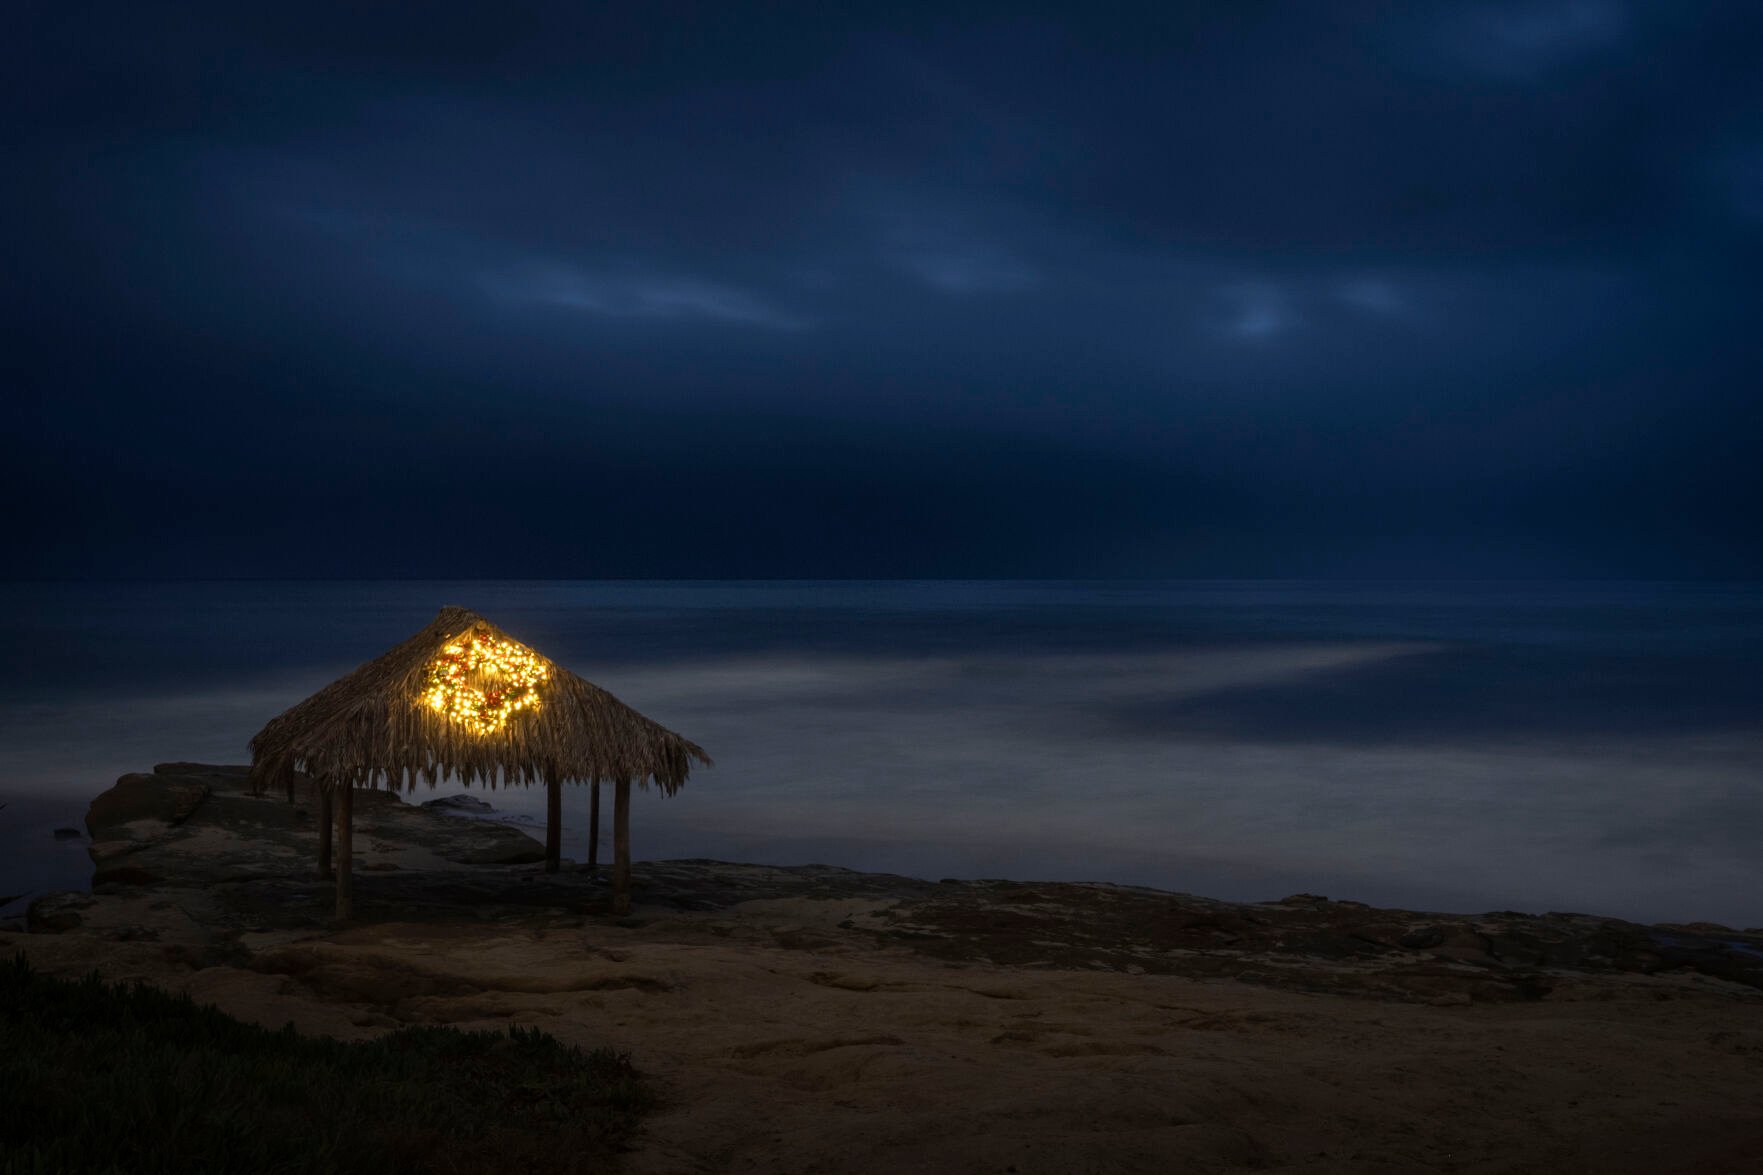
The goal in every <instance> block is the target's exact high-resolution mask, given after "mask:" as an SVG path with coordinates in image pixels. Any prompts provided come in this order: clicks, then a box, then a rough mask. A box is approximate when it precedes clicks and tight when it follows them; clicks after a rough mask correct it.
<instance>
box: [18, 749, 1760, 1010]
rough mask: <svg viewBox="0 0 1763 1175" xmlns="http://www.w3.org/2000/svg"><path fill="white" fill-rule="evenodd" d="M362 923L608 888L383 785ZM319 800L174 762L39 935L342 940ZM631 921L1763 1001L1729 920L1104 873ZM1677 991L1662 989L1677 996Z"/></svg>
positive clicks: (1441, 988)
mask: <svg viewBox="0 0 1763 1175" xmlns="http://www.w3.org/2000/svg"><path fill="white" fill-rule="evenodd" d="M355 804H356V837H355V843H356V849H357V861H356V870H357V872H356V895H355V901H356V910H357V916H356V919H355V922H356V924H371V923H393V922H399V923H410V922H415V923H442V922H465V923H484V922H504V923H518V924H530V925H534V926H546V925H557V924H561V923H570V922H575V923H579V922H580V920H581V919H583V918H588V919H603V918H606V917H608V911H609V908H610V892H609V885H608V883H607V880H606V879H605V878H604V877H601V876H595V875H592V874H590V873H588V872H586V871H584V870H581V869H579V868H576V867H574V866H573V864H570V865H569V866H568V867H566V868H565V869H564V870H563V871H561V872H559V873H554V874H547V873H545V872H543V870H542V868H541V867H540V865H539V864H538V863H539V862H541V861H542V859H543V850H542V847H541V846H540V845H539V843H538V842H537V841H535V840H534V839H532V837H530V836H528V835H526V834H525V833H523V832H521V831H519V830H517V829H514V828H511V827H508V826H506V825H500V824H495V823H491V822H488V821H484V820H466V819H459V818H457V817H456V816H450V815H447V814H446V807H447V806H448V805H443V806H441V807H434V806H430V805H412V804H406V803H404V802H403V801H402V800H401V799H400V798H399V797H398V796H397V795H395V794H392V793H387V792H380V791H372V792H369V791H363V792H360V793H358V794H357V798H356V801H355ZM316 812H317V804H316V802H315V800H314V799H313V797H312V796H311V795H310V793H309V792H308V791H306V790H304V789H303V790H302V791H301V792H300V793H299V794H298V795H297V797H296V802H292V803H290V802H289V801H288V800H287V798H286V796H285V795H277V796H266V795H255V794H252V792H251V789H250V787H249V783H248V780H247V777H246V770H245V768H243V767H217V766H209V765H203V764H191V763H168V764H161V765H160V766H158V767H156V768H155V769H154V770H153V772H151V773H142V774H133V775H126V776H124V777H122V779H120V780H119V781H118V782H117V784H116V786H115V787H113V788H112V789H110V791H108V792H106V793H104V795H102V796H100V797H99V798H98V799H97V800H95V801H94V802H93V804H92V808H91V811H90V813H89V814H88V816H87V827H88V829H89V831H90V833H91V836H92V844H91V846H90V852H91V855H92V858H93V861H94V866H95V868H94V874H93V892H92V893H90V894H63V895H55V896H52V897H50V898H46V899H44V900H42V901H39V902H38V903H36V905H35V906H34V907H33V908H32V911H31V915H30V927H31V929H33V930H35V931H39V932H50V933H55V932H66V931H68V930H73V929H76V928H78V929H84V930H86V931H88V932H91V933H97V934H102V935H104V936H106V937H110V938H114V939H117V940H120V941H148V942H163V943H164V944H165V947H166V949H167V950H168V951H172V952H179V953H181V954H182V955H185V956H188V958H189V960H190V962H191V965H201V964H203V963H205V962H219V961H229V962H235V963H236V962H240V961H242V960H243V959H245V958H247V957H248V956H249V955H250V954H251V952H252V951H253V950H256V949H261V948H264V947H268V946H273V945H276V944H281V943H286V942H288V941H292V940H295V939H298V938H300V937H302V936H307V935H312V934H316V933H321V932H325V931H328V930H330V929H332V926H331V922H330V918H329V914H330V908H331V902H332V888H331V882H330V880H329V879H328V878H324V877H320V876H318V874H317V870H316V867H315V858H316V844H317V823H316ZM633 881H634V892H635V899H636V907H635V913H634V916H633V917H632V918H631V919H627V920H626V924H631V925H640V924H643V923H644V922H653V921H655V920H657V919H674V920H675V921H676V923H677V925H674V926H673V927H672V929H673V930H675V931H677V934H678V935H679V936H680V937H681V938H682V939H691V938H700V939H705V940H707V941H708V940H710V939H716V938H722V939H727V938H730V937H740V936H743V935H748V934H762V935H763V936H765V937H766V939H767V941H768V942H770V943H772V944H773V945H777V946H782V947H785V948H788V949H801V950H818V949H825V948H828V947H830V946H841V947H849V946H861V945H862V944H865V943H867V944H869V946H870V948H871V949H903V950H906V951H909V952H911V953H914V954H917V955H922V956H928V957H931V958H936V959H942V960H945V961H948V962H950V963H957V964H958V963H966V962H974V963H986V964H995V965H1003V966H1009V967H1015V968H1034V969H1052V970H1090V971H1095V970H1102V971H1124V972H1129V973H1147V974H1163V975H1181V976H1190V977H1197V978H1219V979H1236V980H1242V981H1246V982H1251V983H1256V984H1264V985H1269V986H1274V987H1280V988H1285V989H1288V990H1300V991H1313V992H1318V991H1329V992H1339V993H1343V994H1351V995H1359V996H1368V997H1373V998H1381V999H1394V1000H1402V1001H1418V1002H1429V1003H1439V1004H1450V1003H1470V1002H1475V1003H1483V1002H1511V1001H1530V1000H1542V999H1546V998H1549V997H1550V996H1551V995H1552V994H1554V993H1556V992H1557V991H1558V990H1559V989H1561V988H1562V987H1563V986H1570V985H1573V984H1575V983H1578V982H1583V981H1585V980H1587V979H1589V978H1591V977H1599V978H1601V979H1612V978H1624V977H1626V978H1630V979H1633V980H1635V981H1637V982H1644V981H1646V980H1649V979H1652V978H1655V977H1664V976H1674V977H1677V978H1680V979H1681V978H1683V977H1695V978H1696V980H1697V982H1700V983H1703V984H1707V985H1713V986H1715V987H1725V988H1729V989H1730V990H1731V992H1732V994H1733V995H1734V996H1735V997H1740V998H1763V996H1759V995H1758V993H1759V992H1763V934H1760V933H1757V932H1754V931H1737V930H1731V929H1728V928H1726V927H1720V926H1715V925H1712V924H1706V923H1698V924H1689V925H1676V926H1642V925H1638V924H1635V923H1630V922H1624V921H1620V920H1617V919H1610V918H1599V917H1595V916H1591V915H1585V914H1566V913H1551V914H1542V915H1531V914H1524V913H1517V912H1513V911H1501V912H1496V913H1489V914H1479V915H1451V914H1436V913H1423V912H1416V911H1410V910H1385V909H1374V908H1372V907H1369V906H1366V905H1364V904H1362V903H1358V902H1350V901H1330V900H1329V899H1327V898H1324V897H1319V896H1316V895H1313V894H1298V895H1294V896H1292V897H1289V898H1285V899H1282V900H1279V901H1273V902H1263V903H1233V902H1223V901H1216V900H1213V899H1209V898H1203V897H1197V896H1194V895H1191V894H1179V893H1168V892H1164V891H1160V890H1153V889H1143V888H1136V887H1130V886H1115V885H1105V884H1068V883H1035V884H1027V883H1020V882H1010V881H943V882H937V883H932V882H929V881H923V880H918V879H915V878H908V877H898V876H893V875H888V874H865V873H856V872H852V871H850V870H847V869H840V868H837V867H834V866H828V865H805V866H792V867H773V866H763V865H741V864H732V863H728V862H718V861H705V860H686V861H656V862H644V863H639V864H638V865H637V866H636V867H635V870H634V878H633ZM789 899H810V900H814V901H851V902H857V903H858V904H859V905H862V906H863V908H862V909H854V910H853V912H852V913H851V914H850V916H848V917H845V918H843V919H842V920H841V921H838V922H837V923H836V924H832V923H824V924H823V923H817V924H816V925H815V926H814V927H813V928H811V929H805V928H800V927H798V928H791V927H788V926H785V927H783V928H782V929H780V928H778V927H777V926H775V925H769V924H768V925H767V926H766V927H765V928H764V929H763V930H755V929H754V927H753V926H751V925H749V924H747V923H744V922H742V921H741V920H740V919H739V918H728V917H723V916H721V915H727V914H738V912H739V909H740V908H741V907H743V906H746V905H748V904H750V903H760V904H763V903H765V902H776V901H780V900H789ZM1664 990H1665V988H1661V991H1664Z"/></svg>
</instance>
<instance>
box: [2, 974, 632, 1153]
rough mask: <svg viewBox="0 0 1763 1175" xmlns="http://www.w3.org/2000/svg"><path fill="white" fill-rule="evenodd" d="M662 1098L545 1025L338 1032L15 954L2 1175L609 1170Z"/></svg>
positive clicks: (6, 984) (610, 1060) (7, 1004)
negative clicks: (254, 1018) (228, 1010)
mask: <svg viewBox="0 0 1763 1175" xmlns="http://www.w3.org/2000/svg"><path fill="white" fill-rule="evenodd" d="M652 1100H653V1099H652V1095H651V1094H650V1093H649V1092H648V1090H647V1089H646V1088H645V1086H644V1085H643V1083H642V1081H641V1080H640V1079H639V1077H638V1075H637V1074H636V1072H635V1071H634V1070H633V1069H632V1068H631V1066H630V1063H629V1061H628V1059H627V1058H626V1057H625V1056H623V1055H622V1054H619V1053H615V1052H613V1051H611V1050H609V1049H596V1050H592V1051H583V1050H581V1049H578V1048H575V1047H572V1046H569V1045H565V1044H563V1043H561V1042H559V1041H558V1040H557V1039H556V1038H555V1037H552V1036H549V1035H547V1034H546V1033H543V1032H541V1031H539V1030H538V1029H521V1028H511V1029H509V1030H508V1032H507V1033H495V1032H460V1031H458V1030H456V1029H452V1028H426V1027H423V1028H404V1029H400V1030H398V1031H395V1032H391V1033H388V1034H387V1035H385V1036H381V1037H379V1038H378V1039H375V1040H370V1041H339V1040H331V1039H329V1038H326V1037H316V1036H305V1035H302V1034H300V1033H298V1032H296V1031H295V1030H294V1027H293V1025H291V1024H290V1025H288V1026H287V1027H286V1028H283V1029H281V1030H280V1031H275V1030H272V1029H267V1028H260V1027H258V1026H256V1025H253V1024H246V1023H244V1022H243V1021H240V1020H235V1019H233V1018H232V1017H230V1016H227V1015H225V1014H224V1013H222V1012H220V1011H219V1010H217V1009H215V1008H214V1007H212V1006H206V1005H198V1004H196V1003H195V1002H193V1001H192V1000H191V999H190V998H189V997H188V996H182V995H171V994H168V993H166V992H163V991H160V990H158V989H157V988H153V987H148V986H145V985H143V984H112V983H106V982H104V981H103V980H102V979H101V978H99V976H97V975H96V974H94V975H91V976H88V977H87V978H85V979H81V980H71V981H70V980H60V979H54V978H50V977H48V976H45V975H43V974H41V973H39V972H37V971H34V970H33V969H32V968H31V967H30V966H29V965H28V964H27V963H26V961H25V959H24V956H23V955H19V956H18V957H17V958H15V959H14V960H13V961H12V962H11V963H10V964H0V1175H27V1173H28V1175H38V1173H49V1172H73V1171H78V1172H129V1173H131V1175H156V1173H161V1172H163V1173H167V1175H169V1173H171V1172H178V1173H180V1175H188V1173H189V1172H193V1171H237V1172H245V1171H250V1172H277V1173H280V1172H289V1173H292V1172H319V1171H326V1172H330V1171H335V1172H354V1171H373V1172H375V1173H376V1175H386V1173H387V1172H456V1171H457V1172H477V1171H492V1170H493V1171H499V1172H501V1171H544V1172H546V1173H547V1175H551V1173H554V1172H564V1171H593V1170H604V1169H606V1167H607V1166H608V1165H609V1163H610V1161H611V1159H612V1158H613V1156H614V1155H615V1154H616V1152H617V1151H618V1150H619V1149H620V1148H621V1146H622V1145H623V1143H624V1142H625V1140H626V1139H627V1138H628V1136H629V1135H630V1133H631V1131H632V1130H633V1129H634V1128H635V1126H636V1122H637V1119H638V1117H639V1116H640V1115H641V1114H642V1112H643V1111H644V1110H646V1109H647V1108H649V1106H650V1105H651V1104H652Z"/></svg>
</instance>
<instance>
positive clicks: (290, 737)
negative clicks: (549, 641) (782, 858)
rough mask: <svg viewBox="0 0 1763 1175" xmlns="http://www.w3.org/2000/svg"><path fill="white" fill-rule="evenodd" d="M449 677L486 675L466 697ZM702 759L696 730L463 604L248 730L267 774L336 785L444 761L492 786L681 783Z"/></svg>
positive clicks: (276, 780)
mask: <svg viewBox="0 0 1763 1175" xmlns="http://www.w3.org/2000/svg"><path fill="white" fill-rule="evenodd" d="M474 649H476V650H481V649H489V650H492V651H497V652H499V653H500V654H501V655H502V656H503V657H504V658H505V660H504V662H503V664H502V670H501V671H502V672H503V673H504V675H506V674H507V666H508V665H513V666H515V669H514V674H513V676H514V677H515V678H516V680H514V681H512V682H505V683H503V684H504V686H506V689H505V690H504V689H502V688H501V687H499V686H498V685H497V683H496V682H495V681H494V680H493V678H494V676H495V675H496V674H497V673H498V665H497V664H496V663H495V662H491V663H490V664H488V666H487V667H486V666H485V665H484V664H483V663H482V657H481V654H479V655H478V663H476V664H473V659H472V656H471V654H472V652H473V650H474ZM508 658H512V660H508ZM468 668H469V673H468V672H467V670H468ZM449 674H451V675H453V676H452V677H449V676H448V675H449ZM486 675H489V677H488V679H487V678H486ZM468 676H469V677H470V678H471V679H472V680H471V682H470V683H469V684H466V678H467V677H468ZM450 682H457V683H459V684H461V685H464V686H465V688H466V690H467V691H469V690H470V689H471V688H473V687H475V688H476V689H477V691H478V692H475V693H471V692H467V693H466V694H465V696H466V697H468V698H469V699H470V702H471V704H469V705H467V704H465V703H461V702H459V691H458V690H454V691H452V692H448V688H446V687H448V684H449V683H450ZM486 695H488V701H486ZM504 695H505V696H504ZM456 703H457V704H456ZM694 761H696V762H698V763H702V764H704V765H705V766H709V765H710V757H709V756H708V755H706V754H705V753H704V751H703V749H702V748H701V747H699V746H698V745H697V744H696V743H692V742H689V741H687V740H686V739H684V738H681V737H680V736H679V735H677V734H675V733H673V732H672V731H671V730H668V729H667V728H666V727H664V726H662V725H660V724H659V723H657V722H653V721H651V720H649V719H648V718H645V717H643V716H642V715H641V714H639V713H637V712H636V711H635V710H633V709H631V708H630V707H629V706H627V705H625V704H624V703H623V702H621V701H619V700H618V699H617V698H615V697H613V696H612V695H611V694H609V693H607V692H606V691H605V690H603V689H601V688H600V687H599V686H597V685H594V684H593V683H592V682H588V681H584V680H582V679H581V678H579V677H577V676H576V675H575V674H573V673H571V672H570V671H569V670H567V669H564V668H563V667H562V666H560V665H557V664H555V663H554V662H552V661H550V660H547V659H546V658H544V657H542V656H540V655H539V654H537V653H536V652H534V651H533V650H531V649H528V648H527V647H526V646H524V645H522V644H520V643H519V642H518V641H515V640H514V639H513V638H511V637H509V636H508V634H507V633H505V632H503V631H502V630H501V629H500V628H498V627H496V626H495V625H494V624H491V623H490V622H489V621H488V620H485V619H484V618H483V617H482V616H479V615H478V614H477V613H475V612H472V611H470V610H468V609H465V608H458V607H447V608H442V609H441V612H440V615H438V616H436V617H435V619H434V621H433V623H431V624H429V626H428V627H426V628H424V629H423V630H422V631H421V632H419V633H417V634H416V635H415V636H413V637H411V638H410V639H409V640H407V641H405V642H404V643H403V644H401V645H398V646H396V647H395V648H393V649H391V650H389V651H387V652H386V653H384V654H383V655H381V656H379V657H377V658H375V659H374V660H372V661H369V662H368V663H367V664H365V665H362V666H360V667H359V668H357V669H356V670H354V671H353V672H351V673H347V674H345V675H344V676H342V677H340V678H338V679H337V680H336V681H333V682H332V683H331V684H330V685H327V686H326V687H325V688H323V689H321V690H319V691H318V692H317V693H315V694H313V695H312V696H311V697H310V698H307V699H306V700H305V701H304V702H301V703H300V704H299V705H297V706H294V707H293V708H292V709H290V710H287V711H286V712H284V713H283V714H281V715H279V716H278V717H276V718H273V719H271V720H270V722H269V724H268V725H266V726H265V727H264V728H263V729H262V730H260V731H258V732H257V736H256V737H255V738H253V739H252V740H251V763H252V774H253V775H254V776H255V777H256V779H257V782H258V785H259V786H260V787H261V786H276V785H278V784H280V783H283V782H285V781H286V780H287V779H288V778H289V773H290V772H292V771H296V770H300V771H305V772H306V773H307V774H309V775H312V776H315V777H320V778H323V779H325V780H326V781H327V783H328V784H329V785H331V786H344V785H347V786H351V787H374V786H377V785H381V784H383V785H384V786H386V787H388V788H395V789H403V788H408V787H414V786H415V785H416V782H417V780H419V779H422V780H427V781H428V784H429V786H431V787H433V786H434V785H435V783H436V781H437V780H439V779H440V778H441V777H442V776H444V775H453V776H455V777H457V778H458V779H459V780H460V781H461V782H462V783H465V784H468V785H469V784H471V783H473V782H479V781H481V782H483V783H485V784H488V785H489V786H490V787H495V786H496V785H497V783H498V782H500V783H502V784H513V783H516V782H518V783H521V784H528V783H535V782H543V781H546V780H550V779H554V780H556V781H558V782H565V783H566V782H572V781H573V782H597V781H600V780H610V781H618V780H634V781H636V782H638V783H643V784H645V786H646V781H647V780H650V779H653V780H654V781H655V784H656V786H658V787H659V788H660V789H661V790H662V792H663V793H665V794H667V795H672V794H673V793H674V792H676V791H678V790H679V789H680V787H681V785H683V784H684V783H685V781H686V776H687V775H689V774H690V773H691V769H692V763H693V762H694Z"/></svg>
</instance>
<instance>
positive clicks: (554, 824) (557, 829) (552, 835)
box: [545, 777, 563, 873]
mask: <svg viewBox="0 0 1763 1175" xmlns="http://www.w3.org/2000/svg"><path fill="white" fill-rule="evenodd" d="M562 860H563V781H562V780H560V779H557V778H555V777H552V778H548V779H546V780H545V872H547V873H555V872H557V869H558V865H559V863H560V862H561V861H562Z"/></svg>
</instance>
